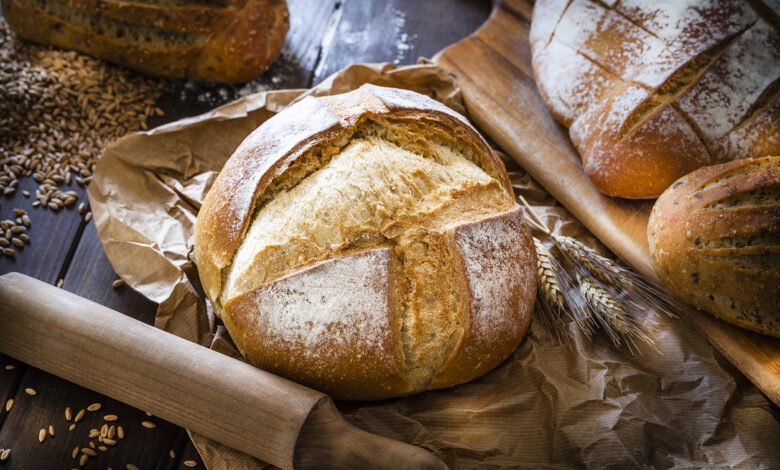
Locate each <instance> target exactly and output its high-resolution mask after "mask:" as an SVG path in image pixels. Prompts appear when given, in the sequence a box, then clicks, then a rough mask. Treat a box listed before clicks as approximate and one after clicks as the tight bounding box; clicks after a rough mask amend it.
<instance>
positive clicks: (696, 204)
mask: <svg viewBox="0 0 780 470" xmlns="http://www.w3.org/2000/svg"><path fill="white" fill-rule="evenodd" d="M647 230H648V241H649V244H650V250H651V253H652V257H653V264H654V266H655V270H656V272H657V274H658V276H659V277H660V278H661V280H662V281H663V282H664V284H665V285H666V286H667V287H668V288H669V289H671V290H672V291H673V292H674V293H675V294H677V295H678V296H679V297H680V298H682V299H683V300H685V301H686V302H688V303H690V304H692V305H694V306H696V307H697V308H699V309H701V310H705V311H708V312H710V313H712V314H713V315H715V316H716V317H718V318H721V319H723V320H726V321H728V322H731V323H734V324H736V325H739V326H741V327H743V328H747V329H750V330H753V331H756V332H759V333H763V334H767V335H772V336H776V337H780V157H764V158H756V159H750V160H740V161H736V162H729V163H724V164H720V165H714V166H709V167H705V168H701V169H699V170H697V171H694V172H693V173H691V174H689V175H687V176H684V177H683V178H680V179H679V180H678V181H677V182H675V183H674V184H673V185H672V186H671V187H670V188H669V189H667V190H666V191H665V192H664V193H663V194H662V195H661V197H660V198H658V201H657V202H656V204H655V206H654V207H653V212H652V214H651V216H650V222H649V225H648V229H647Z"/></svg>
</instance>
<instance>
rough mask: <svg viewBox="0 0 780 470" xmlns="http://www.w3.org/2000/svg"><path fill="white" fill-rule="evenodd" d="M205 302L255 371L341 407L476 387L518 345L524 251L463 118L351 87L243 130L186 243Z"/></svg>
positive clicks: (496, 174)
mask: <svg viewBox="0 0 780 470" xmlns="http://www.w3.org/2000/svg"><path fill="white" fill-rule="evenodd" d="M195 257H196V261H197V265H198V271H199V273H200V277H201V280H202V284H203V287H204V289H205V291H206V293H207V296H208V297H209V299H210V300H211V302H212V304H213V305H214V307H215V310H216V312H217V313H218V315H219V316H220V317H221V318H222V320H223V321H224V323H225V326H226V327H227V329H228V331H229V332H230V334H231V337H232V338H233V340H234V341H235V343H236V345H237V346H238V348H239V350H240V351H241V352H242V354H244V356H245V357H247V358H248V359H249V360H250V361H251V362H252V363H253V364H255V365H257V366H258V367H261V368H264V369H267V370H270V371H272V372H275V373H277V374H279V375H282V376H284V377H288V378H290V379H293V380H295V381H298V382H300V383H304V384H306V385H309V386H312V387H315V388H318V389H320V390H322V391H325V392H326V393H329V394H331V395H332V396H334V397H336V398H341V399H379V398H385V397H392V396H399V395H404V394H409V393H414V392H418V391H422V390H427V389H433V388H441V387H447V386H451V385H454V384H458V383H462V382H466V381H469V380H471V379H474V378H475V377H478V376H479V375H481V374H484V373H485V372H487V371H489V370H491V369H492V368H494V367H495V366H496V365H498V364H499V363H500V362H501V361H503V360H504V359H505V358H506V357H507V356H508V355H509V354H510V353H511V352H512V351H513V350H514V349H515V348H517V346H518V345H519V343H520V341H521V340H522V338H523V336H524V334H525V331H526V329H527V327H528V323H529V321H530V318H531V313H532V310H533V304H534V295H535V285H536V278H535V252H534V248H533V243H532V237H531V234H530V230H529V228H528V226H527V225H526V223H525V221H524V218H523V211H522V209H521V208H520V207H519V206H518V205H517V204H516V203H515V201H514V197H513V193H512V188H511V185H510V183H509V179H508V177H507V174H506V171H505V170H504V167H503V164H502V163H501V161H500V160H499V159H498V158H497V157H496V155H495V154H494V153H493V152H492V151H491V149H490V148H489V146H488V145H487V144H486V143H485V141H484V140H483V139H482V138H481V137H480V135H479V134H478V133H477V132H476V131H475V130H474V129H473V128H472V127H471V126H470V125H469V124H468V122H467V121H465V120H464V118H463V117H461V116H460V115H458V114H457V113H455V112H453V111H451V110H450V109H448V108H446V107H445V106H443V105H441V104H439V103H437V102H436V101H434V100H432V99H429V98H428V97H426V96H423V95H420V94H417V93H414V92H411V91H406V90H398V89H393V88H383V87H377V86H372V85H364V86H362V87H361V88H359V89H358V90H355V91H352V92H350V93H346V94H342V95H336V96H330V97H322V98H314V97H307V98H305V99H304V100H302V101H300V102H298V103H297V104H295V105H293V106H291V107H290V108H288V109H286V110H284V111H282V112H281V113H279V114H278V115H276V116H274V117H273V118H271V119H270V120H268V121H267V122H265V123H264V124H263V125H262V126H260V127H259V128H258V129H257V130H255V131H254V132H253V133H252V134H251V135H250V136H249V137H247V139H246V140H245V141H244V142H243V143H242V144H241V146H240V147H239V148H238V149H237V150H236V152H235V153H234V155H233V156H232V157H231V158H230V160H229V161H228V162H227V164H226V165H225V167H224V169H223V170H222V172H221V173H220V174H219V177H218V178H217V180H216V181H215V183H214V185H213V187H212V188H211V189H210V191H209V193H208V195H207V197H206V199H205V201H204V203H203V206H202V208H201V210H200V213H199V214H198V219H197V223H196V227H195Z"/></svg>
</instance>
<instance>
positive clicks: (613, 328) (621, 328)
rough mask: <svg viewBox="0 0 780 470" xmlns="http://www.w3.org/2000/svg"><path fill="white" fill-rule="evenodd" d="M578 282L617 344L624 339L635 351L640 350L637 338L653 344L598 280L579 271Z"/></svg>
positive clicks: (586, 300)
mask: <svg viewBox="0 0 780 470" xmlns="http://www.w3.org/2000/svg"><path fill="white" fill-rule="evenodd" d="M577 282H578V283H579V287H580V293H581V294H582V297H583V298H584V299H585V302H586V304H587V305H588V307H590V309H591V311H592V312H593V314H594V317H595V318H596V320H597V321H598V322H599V323H600V324H601V326H602V327H603V328H604V330H605V331H606V333H607V335H608V336H609V338H610V339H611V340H612V342H613V343H614V344H615V345H616V346H619V345H620V344H621V343H622V342H623V340H624V341H625V342H626V345H627V346H628V348H629V350H630V351H631V352H632V353H635V352H636V351H637V350H638V348H637V345H636V340H641V341H644V342H646V343H648V344H650V345H652V344H653V340H652V338H650V337H649V336H648V335H647V334H646V333H645V332H644V331H643V330H642V327H641V326H640V325H638V324H637V323H636V322H635V321H634V320H633V319H632V318H631V317H630V316H629V314H628V313H627V312H626V310H625V309H624V308H623V305H622V304H621V303H620V302H619V301H618V300H617V299H616V298H615V297H614V296H613V295H612V294H611V293H610V292H609V291H607V289H605V288H604V287H603V286H601V285H599V283H598V280H596V279H595V278H593V277H591V276H589V275H588V274H587V273H583V272H579V271H578V272H577Z"/></svg>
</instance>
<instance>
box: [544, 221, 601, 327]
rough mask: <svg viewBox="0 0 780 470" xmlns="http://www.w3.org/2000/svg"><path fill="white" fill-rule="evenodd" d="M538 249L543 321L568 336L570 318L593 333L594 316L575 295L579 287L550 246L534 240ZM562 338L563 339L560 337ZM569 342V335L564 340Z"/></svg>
mask: <svg viewBox="0 0 780 470" xmlns="http://www.w3.org/2000/svg"><path fill="white" fill-rule="evenodd" d="M534 246H535V247H536V264H537V268H538V276H537V280H538V282H537V286H538V291H539V296H538V297H539V304H540V306H541V309H542V310H541V313H542V315H546V316H547V317H548V318H547V319H545V318H544V317H543V318H542V320H543V321H544V322H545V324H547V325H548V326H550V327H561V328H560V330H561V333H563V334H566V330H565V323H564V321H563V315H564V314H565V315H568V316H570V317H571V318H572V320H574V321H575V323H577V325H578V326H579V327H580V329H581V330H582V331H583V333H585V334H586V335H587V336H590V335H591V334H592V333H593V330H594V326H595V325H594V324H593V322H592V320H591V315H590V314H589V313H588V311H587V310H586V308H585V306H584V305H583V303H582V302H581V301H580V299H579V298H578V297H577V296H576V294H575V292H576V290H577V287H576V285H575V283H574V280H573V279H572V277H571V276H570V275H569V273H568V271H566V269H564V268H563V266H561V263H560V262H559V261H558V259H557V258H556V257H555V256H554V255H553V254H552V253H551V252H550V250H548V249H547V247H546V246H545V245H544V243H542V242H541V241H539V240H538V239H537V238H535V237H534ZM559 339H560V338H559ZM563 342H564V343H568V334H566V338H565V339H564V340H563Z"/></svg>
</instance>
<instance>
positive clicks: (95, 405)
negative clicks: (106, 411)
mask: <svg viewBox="0 0 780 470" xmlns="http://www.w3.org/2000/svg"><path fill="white" fill-rule="evenodd" d="M102 407H103V405H101V404H100V403H93V404H91V405H89V406H88V407H87V411H97V410H99V409H100V408H102Z"/></svg>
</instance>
